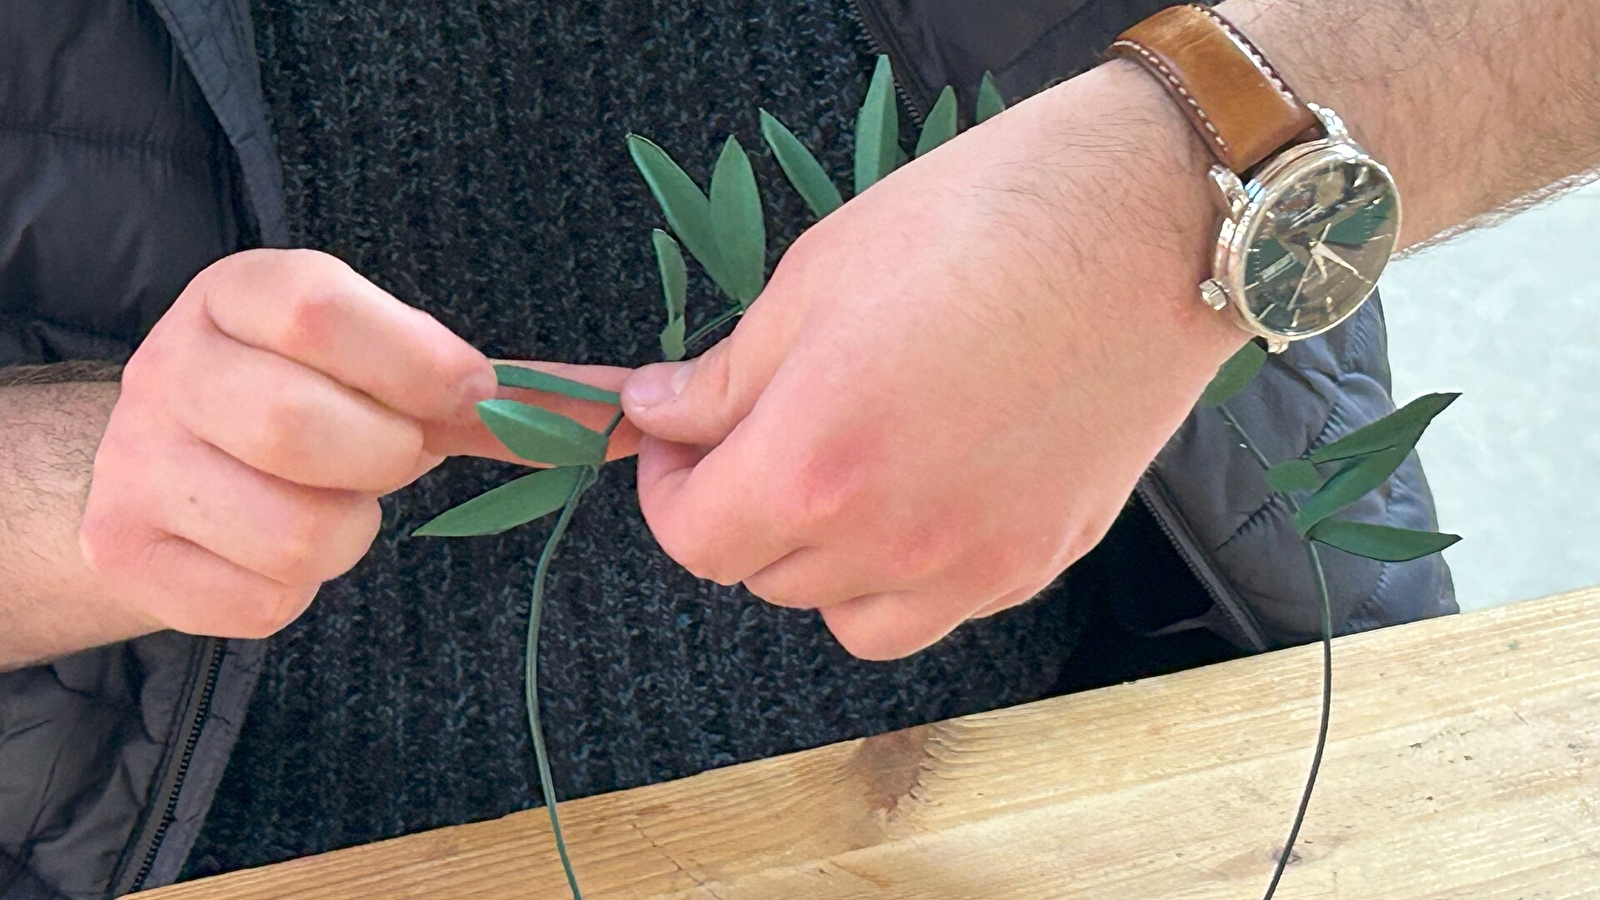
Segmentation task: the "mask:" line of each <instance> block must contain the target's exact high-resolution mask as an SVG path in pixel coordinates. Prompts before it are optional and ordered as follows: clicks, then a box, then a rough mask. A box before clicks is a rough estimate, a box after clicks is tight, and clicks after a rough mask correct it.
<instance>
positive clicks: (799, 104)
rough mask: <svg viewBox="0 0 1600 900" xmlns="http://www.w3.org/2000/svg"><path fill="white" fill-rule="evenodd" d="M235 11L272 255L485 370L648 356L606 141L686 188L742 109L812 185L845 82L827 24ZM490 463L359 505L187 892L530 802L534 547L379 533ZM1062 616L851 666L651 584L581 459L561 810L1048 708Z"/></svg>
mask: <svg viewBox="0 0 1600 900" xmlns="http://www.w3.org/2000/svg"><path fill="white" fill-rule="evenodd" d="M255 16H256V22H255V26H256V38H257V41H258V44H259V51H260V54H261V58H262V75H263V80H264V84H265V91H266V95H267V99H268V101H269V103H270V105H271V107H272V110H273V114H274V117H275V125H276V129H277V139H278V145H279V150H280V154H281V156H282V158H283V161H284V164H285V171H286V176H287V184H288V202H289V211H290V219H291V228H292V230H293V236H294V241H295V242H296V243H298V244H302V245H305V246H310V247H316V248H320V249H324V250H327V251H330V252H332V253H335V254H337V255H339V256H341V257H342V258H344V259H345V260H347V261H349V262H350V263H351V264H352V265H353V266H354V267H355V268H356V269H357V270H358V271H360V272H362V273H363V274H365V275H366V276H367V277H369V278H371V279H372V280H373V281H375V282H376V283H378V284H379V285H381V286H383V287H384V288H386V289H388V290H390V291H392V292H393V293H395V294H396V295H397V296H399V297H401V298H403V299H405V300H406V301H408V302H410V303H413V304H415V305H417V306H419V307H421V308H423V309H426V310H427V311H429V312H430V313H432V314H434V315H435V316H437V317H438V318H439V319H440V320H441V321H443V322H444V323H445V324H447V325H448V326H450V327H451V328H453V329H455V330H456V331H457V332H458V333H460V334H461V335H463V336H464V337H465V338H466V339H467V340H469V341H471V342H472V343H474V344H475V345H476V346H478V347H480V348H482V349H483V350H484V351H485V352H487V353H488V354H490V355H491V356H508V357H527V358H536V359H551V360H565V361H575V362H607V363H618V364H637V363H643V362H647V361H651V360H652V359H654V358H655V356H656V353H657V350H656V339H655V334H656V331H657V330H658V328H659V327H660V320H661V305H660V299H659V298H660V294H659V288H658V287H657V284H656V280H655V279H656V276H655V265H654V263H653V260H652V257H651V255H650V249H649V247H650V244H649V233H650V229H651V228H652V227H654V226H657V225H659V224H660V221H661V220H660V216H659V213H658V211H657V209H656V208H655V206H654V204H653V202H652V201H651V200H650V197H649V195H648V193H647V192H646V190H645V189H644V187H643V185H642V184H641V183H640V181H639V179H638V178H637V176H636V175H635V173H634V172H633V170H632V168H631V165H630V162H629V160H628V156H627V153H626V148H625V145H624V142H623V137H624V135H625V134H626V133H627V132H628V131H637V132H639V133H642V134H645V135H648V136H650V137H652V138H654V139H656V140H657V141H658V142H660V143H661V144H662V145H663V146H665V147H667V148H668V149H669V150H670V151H671V152H673V153H674V155H675V156H676V157H677V158H678V159H679V160H680V161H681V162H683V163H684V165H685V166H686V167H687V168H688V169H689V171H690V173H691V174H693V175H694V176H696V177H697V178H699V179H702V183H703V180H704V178H705V176H706V174H707V170H708V167H709V164H710V163H711V162H712V161H713V160H714V154H715V152H716V149H717V147H718V145H719V144H720V141H721V140H722V139H723V138H724V137H725V136H726V135H727V134H729V133H730V132H731V133H737V134H738V135H739V136H740V137H741V139H742V140H743V143H744V144H745V146H746V147H751V148H755V147H758V146H759V144H760V142H759V139H758V134H759V132H758V131H757V128H756V125H757V120H756V111H757V109H758V108H759V107H762V106H765V107H767V108H768V109H771V110H772V111H773V112H774V113H776V114H777V115H778V116H779V117H780V118H781V119H783V120H784V121H785V122H787V123H788V124H789V125H790V126H791V127H793V128H794V129H795V131H796V132H797V133H798V134H799V135H800V137H801V139H802V140H803V141H805V142H806V143H807V144H808V145H809V146H812V147H814V148H820V150H821V151H822V152H821V156H822V158H823V160H824V162H825V164H826V165H828V166H829V167H830V168H832V170H833V171H835V172H837V173H843V172H845V171H847V170H848V165H849V153H850V150H851V143H850V140H849V138H848V135H849V132H850V126H851V121H852V117H853V114H854V110H855V109H856V107H857V105H858V104H859V102H860V99H861V97H862V96H863V94H864V93H865V90H866V81H867V76H868V74H869V72H870V63H871V58H870V55H869V50H868V48H867V47H866V46H865V43H864V41H863V40H862V37H861V33H860V30H859V26H858V24H857V22H856V21H855V19H854V17H853V14H852V12H851V11H850V9H849V7H848V5H847V4H846V3H845V2H844V0H806V2H798V3H775V2H767V0H709V2H704V3H694V4H687V3H666V2H659V0H522V2H504V0H480V2H475V3H437V2H424V0H275V2H272V3H262V4H258V6H257V8H256V10H255ZM756 165H757V169H758V174H759V175H760V177H761V179H762V183H763V188H764V192H765V194H766V197H767V206H768V209H769V211H770V213H771V221H772V222H773V223H774V225H775V228H776V231H777V233H778V236H779V240H777V241H775V243H777V244H779V245H782V244H784V243H786V242H787V241H788V240H791V239H792V238H793V236H794V235H795V234H796V233H797V231H798V229H799V228H801V227H802V226H803V225H804V223H805V222H806V221H807V217H806V215H805V214H804V212H803V208H802V206H801V204H800V203H799V201H798V199H797V198H796V197H795V195H794V193H793V191H791V190H789V189H788V188H787V186H786V185H783V184H782V183H781V182H780V180H779V179H778V178H777V177H776V176H777V171H776V167H775V165H773V163H772V161H771V160H770V159H769V158H766V157H764V156H758V158H757V160H756ZM775 256H776V254H775ZM696 299H698V300H699V302H700V306H699V307H698V308H699V310H700V312H701V313H702V314H704V313H705V312H707V311H708V310H710V309H712V308H714V304H713V303H712V301H711V293H710V290H709V288H708V287H707V285H706V284H705V283H702V282H697V283H696V284H695V285H693V286H692V287H691V310H693V309H695V306H694V303H695V300H696ZM514 471H515V470H514V469H513V468H512V467H508V466H503V465H499V464H493V463H488V462H477V461H466V460H456V461H451V462H448V463H447V464H445V465H444V466H443V467H442V468H441V469H439V470H437V471H435V472H434V473H432V474H431V475H429V476H427V477H425V478H424V479H422V481H421V482H419V483H418V484H417V485H416V486H415V487H413V488H411V489H409V490H406V491H403V492H401V493H400V494H398V495H396V496H394V497H391V498H388V499H387V500H386V501H385V503H384V509H385V514H386V515H385V527H384V529H383V533H382V535H381V536H380V537H379V539H378V541H377V543H376V545H375V546H374V547H373V549H372V552H371V554H370V555H369V556H368V557H367V559H366V560H365V561H364V562H363V563H362V564H361V565H360V566H359V567H358V568H357V569H356V570H355V571H354V572H353V573H351V574H350V575H348V576H347V577H345V578H342V579H340V580H338V581H336V582H333V583H331V584H329V585H327V586H326V587H325V588H324V589H323V591H322V594H321V597H320V599H319V600H318V601H317V603H316V604H315V605H314V607H313V608H312V609H311V611H310V612H308V613H307V614H306V615H305V616H304V617H303V618H302V619H301V620H300V621H299V622H297V623H295V624H294V625H293V626H291V627H290V628H289V629H288V630H286V631H285V632H284V633H282V634H281V635H279V636H278V637H276V638H274V639H273V640H272V643H271V646H270V650H269V653H268V659H267V663H266V667H265V672H264V674H263V676H262V680H261V685H260V688H259V692H258V694H257V696H256V698H255V701H254V704H253V706H252V708H251V709H250V712H249V718H248V720H247V723H246V726H245V730H244V733H243V737H242V739H241V741H240V744H239V746H238V749H237V750H236V752H235V754H234V758H233V761H232V764H231V767H230V769H229V772H228V775H227V777H226V779H225V781H224V784H223V786H222V789H221V791H220V792H219V795H218V797H217V800H216V803H215V806H214V807H213V811H212V814H211V817H210V819H209V821H208V824H207V826H206V829H205V831H204V832H203V833H202V836H201V839H200V842H199V845H198V846H197V847H196V848H195V851H194V854H193V855H192V857H191V864H190V869H189V871H190V874H204V873H208V872H214V871H221V870H226V869H232V868H237V867H242V866H250V865H258V864H261V863H264V862H268V861H272V860H277V859H283V858H287V857H291V856H297V855H302V854H306V853H313V852H319V851H323V850H327V849H331V848H335V847H339V846H343V845H349V844H355V843H362V842H367V841H372V840H376V839H380V838H384V837H389V836H393V835H397V834H401V833H405V832H409V831H415V830H419V829H425V828H430V827H436V826H441V825H447V824H455V823H460V822H464V821H470V820H475V819H483V818H488V817H493V816H498V815H503V814H505V813H508V812H511V811H514V810H518V809H523V808H526V807H529V806H533V805H537V804H538V803H539V802H540V797H539V794H538V789H537V785H536V781H535V774H534V767H533V763H532V757H531V753H530V749H529V742H528V738H527V734H526V726H525V722H524V713H523V706H522V641H523V628H524V624H525V622H526V618H525V617H526V615H527V599H528V590H529V584H530V581H531V576H532V570H533V566H532V562H531V558H532V557H533V556H534V555H535V554H536V553H537V551H538V549H539V547H540V545H541V543H542V542H543V540H544V537H545V534H546V532H547V529H548V523H541V524H537V525H534V526H530V527H527V528H523V529H520V530H518V531H515V532H512V533H510V534H508V535H505V536H503V537H498V538H488V539H477V540H461V541H439V540H424V539H418V540H412V539H410V538H408V537H407V536H406V535H408V534H409V533H410V531H411V530H412V529H414V528H415V527H417V526H418V525H420V524H421V523H422V522H424V521H426V520H427V519H428V518H429V517H431V516H433V515H435V514H437V513H438V512H440V511H442V510H444V509H446V508H448V507H450V506H452V505H454V504H456V503H459V502H461V501H462V500H465V499H467V498H469V497H472V496H475V495H476V494H478V493H480V492H482V491H483V490H484V489H486V488H488V487H490V486H492V485H494V484H497V483H500V482H502V481H504V480H506V479H508V478H509V477H510V476H511V475H512V474H513V473H514ZM1140 535H1141V537H1140V540H1143V541H1145V544H1144V545H1141V546H1145V545H1149V544H1150V543H1151V542H1152V541H1153V540H1156V539H1152V538H1151V537H1150V535H1149V534H1148V532H1147V531H1141V532H1140ZM1167 562H1168V564H1169V565H1170V564H1171V561H1170V559H1168V560H1167ZM1069 586H1070V585H1069ZM1065 593H1066V591H1064V590H1061V589H1057V590H1056V591H1054V592H1052V593H1051V594H1050V595H1048V596H1046V597H1045V598H1042V599H1040V600H1037V601H1035V602H1033V603H1031V604H1029V605H1027V606H1025V607H1022V608H1020V609H1017V610H1014V611H1012V612H1009V613H1006V614H1003V615H1001V616H998V617H996V618H993V619H990V620H987V621H984V622H980V623H977V624H973V625H969V626H966V627H964V628H962V629H960V630H959V631H957V632H956V633H955V634H954V635H952V636H951V637H950V638H949V639H948V640H946V641H944V642H942V643H941V644H939V645H938V646H936V647H935V648H933V649H931V650H928V651H926V652H924V653H921V654H919V655H917V656H915V657H913V658H911V659H908V660H904V661H901V662H896V663H890V664H875V663H867V662H862V661H859V660H855V659H852V658H851V657H850V656H849V655H848V654H846V653H845V652H844V651H843V650H841V649H840V648H839V647H838V645H837V644H835V642H834V641H833V640H832V639H831V638H830V636H829V635H828V633H827V631H826V629H825V628H824V627H823V625H822V623H821V621H820V620H819V618H818V617H817V616H816V615H815V614H812V613H808V612H795V611H785V610H780V609H775V608H772V607H769V606H767V605H765V604H762V603H761V602H759V601H757V600H755V599H754V598H752V597H750V596H749V595H748V594H746V593H744V592H743V591H741V590H738V589H723V588H719V587H716V586H714V585H710V584H705V583H701V582H699V581H697V580H695V579H694V578H693V577H691V576H689V575H688V574H687V573H685V572H684V571H683V570H681V569H680V568H678V567H677V566H676V565H675V564H674V563H673V562H672V561H671V560H670V559H668V558H666V557H665V556H664V555H663V554H662V553H661V552H660V550H659V549H658V548H657V546H656V545H655V543H654V541H653V540H652V539H651V536H650V534H649V532H648V530H647V529H646V528H645V526H644V523H643V521H642V519H641V518H640V515H639V510H638V504H637V502H636V500H635V497H634V483H633V467H632V464H631V463H625V464H619V465H615V466H612V467H609V468H607V469H606V470H605V472H604V474H603V478H602V481H601V484H600V486H599V487H598V488H596V489H595V490H593V491H592V492H591V493H590V494H589V495H588V499H587V502H586V505H585V507H584V509H583V511H582V512H580V513H579V515H578V517H577V519H576V521H575V523H574V526H573V528H572V531H571V533H570V536H569V537H568V538H567V540H566V544H565V546H564V549H563V551H562V553H561V555H560V556H559V558H558V560H557V565H556V566H555V572H554V574H553V576H552V577H551V581H550V592H549V608H548V612H547V616H546V620H545V634H544V648H543V653H542V657H541V660H542V667H543V673H544V674H543V693H544V709H545V713H546V715H545V722H546V725H547V727H548V730H549V742H550V748H551V752H552V755H553V759H554V768H555V773H556V781H557V784H558V790H559V791H560V793H561V796H562V797H563V798H567V797H574V796H579V795H585V794H592V793H597V792H603V791H612V790H616V789H619V788H626V787H630V786H634V785H639V784H644V783H647V782H654V781H660V780H663V779H671V778H677V777H681V776H685V775H689V774H692V773H694V772H698V771H701V770H704V769H707V768H711V767H716V766H723V765H728V764H731V763H735V762H739V761H743V760H750V759H755V758H760V757H766V756H771V755H774V754H779V753H783V752H786V751H791V750H796V749H800V748H804V747H810V746H815V745H819V744H824V743H828V742H833V741H838V740H842V739H846V738H851V737H856V736H861V735H866V734H873V733H878V732H883V731H886V730H890V729H895V728H901V727H905V726H909V725H913V724H917V723H922V722H927V721H930V720H935V719H939V718H943V717H949V716H955V715H961V714H965V713H969V712H973V711H977V710H983V709H989V708H994V707H998V706H1002V705H1009V704H1015V703H1020V702H1024V701H1028V700H1032V699H1036V698H1039V697H1042V696H1046V695H1048V694H1050V693H1051V692H1052V691H1054V690H1055V689H1056V688H1057V685H1058V682H1059V681H1060V679H1061V676H1062V671H1063V665H1064V663H1065V661H1066V660H1067V659H1068V657H1069V655H1070V654H1071V652H1072V650H1073V647H1074V644H1075V642H1076V639H1077V636H1078V634H1079V632H1080V631H1081V625H1082V616H1081V615H1079V614H1078V613H1077V612H1076V610H1077V609H1078V606H1077V605H1074V604H1069V603H1068V602H1067V600H1066V597H1065Z"/></svg>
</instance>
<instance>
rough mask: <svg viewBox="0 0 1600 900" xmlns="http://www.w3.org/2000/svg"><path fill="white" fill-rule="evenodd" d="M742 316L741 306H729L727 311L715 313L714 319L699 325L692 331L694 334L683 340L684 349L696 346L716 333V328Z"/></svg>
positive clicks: (742, 308) (742, 309)
mask: <svg viewBox="0 0 1600 900" xmlns="http://www.w3.org/2000/svg"><path fill="white" fill-rule="evenodd" d="M742 315H744V307H742V306H730V307H728V308H727V309H725V310H723V311H722V312H720V313H717V314H716V315H715V316H714V317H712V319H711V321H709V322H707V323H705V324H704V325H701V326H700V327H699V328H696V329H695V330H694V334H691V335H689V336H688V337H687V338H684V340H683V345H684V346H685V347H693V346H694V345H695V344H698V343H700V342H701V341H702V340H704V339H705V338H706V336H707V335H709V334H711V333H712V332H714V331H716V330H717V329H718V328H721V327H722V326H724V325H726V324H728V323H729V322H732V321H733V320H734V319H737V318H739V317H740V316H742Z"/></svg>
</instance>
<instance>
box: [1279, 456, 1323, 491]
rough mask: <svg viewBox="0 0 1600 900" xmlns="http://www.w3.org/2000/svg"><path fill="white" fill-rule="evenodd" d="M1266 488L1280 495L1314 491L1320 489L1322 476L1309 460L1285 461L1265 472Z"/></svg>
mask: <svg viewBox="0 0 1600 900" xmlns="http://www.w3.org/2000/svg"><path fill="white" fill-rule="evenodd" d="M1266 478H1267V487H1270V488H1272V489H1273V490H1275V491H1280V492H1282V493H1285V494H1287V493H1289V492H1290V491H1314V490H1316V489H1317V488H1319V487H1322V474H1321V473H1319V472H1318V471H1317V467H1316V465H1315V464H1314V463H1312V462H1311V460H1309V459H1290V460H1285V461H1283V462H1281V463H1278V464H1277V465H1275V466H1273V467H1272V468H1270V469H1268V470H1267V474H1266Z"/></svg>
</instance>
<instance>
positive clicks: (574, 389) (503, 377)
mask: <svg viewBox="0 0 1600 900" xmlns="http://www.w3.org/2000/svg"><path fill="white" fill-rule="evenodd" d="M494 374H495V375H496V377H498V378H499V379H500V383H501V384H502V385H504V386H506V387H514V388H526V389H529V390H535V391H544V392H546V393H549V394H560V395H561V396H563V397H571V398H573V399H574V400H593V401H594V402H596V403H608V404H610V405H612V406H620V405H621V404H622V397H621V396H620V395H618V394H617V392H616V391H608V390H606V389H605V388H597V387H595V386H594V385H592V384H584V383H583V382H581V381H573V380H572V379H570V378H562V377H561V376H559V375H551V374H550V373H549V372H541V371H539V370H538V369H530V368H528V367H527V366H508V365H498V366H495V367H494Z"/></svg>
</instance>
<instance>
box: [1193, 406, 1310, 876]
mask: <svg viewBox="0 0 1600 900" xmlns="http://www.w3.org/2000/svg"><path fill="white" fill-rule="evenodd" d="M1217 411H1218V412H1220V413H1221V414H1222V418H1223V421H1225V422H1227V423H1228V427H1230V428H1232V429H1233V431H1234V433H1235V434H1237V435H1239V440H1240V441H1241V442H1242V443H1243V445H1244V448H1245V449H1246V450H1248V451H1250V455H1251V456H1254V457H1255V458H1256V462H1258V463H1260V464H1261V469H1262V471H1266V470H1267V469H1270V468H1272V463H1271V462H1269V461H1268V460H1267V456H1266V454H1265V453H1262V452H1261V448H1260V447H1258V446H1257V445H1256V442H1255V439H1253V438H1251V437H1250V433H1249V432H1248V431H1245V430H1244V425H1243V424H1241V423H1240V422H1239V420H1238V419H1237V418H1235V417H1234V415H1233V412H1232V411H1231V410H1229V409H1228V407H1227V405H1226V404H1224V405H1222V406H1219V407H1217ZM1279 496H1280V497H1282V498H1283V500H1284V502H1285V503H1287V504H1288V506H1289V511H1290V512H1291V513H1298V512H1299V511H1300V504H1298V503H1296V502H1295V500H1294V498H1293V497H1291V496H1289V495H1288V494H1283V493H1280V494H1279ZM1305 545H1306V555H1307V556H1308V557H1310V559H1311V575H1312V580H1313V582H1314V583H1315V584H1316V586H1317V601H1318V602H1319V603H1320V604H1321V605H1322V716H1321V719H1320V721H1319V722H1318V724H1317V746H1316V749H1314V750H1313V751H1312V752H1311V770H1310V771H1309V772H1307V773H1306V786H1305V790H1304V791H1302V792H1301V794H1300V807H1299V809H1297V810H1295V814H1294V822H1293V823H1291V824H1290V826H1289V839H1288V841H1286V842H1285V843H1284V845H1283V853H1282V854H1280V855H1279V856H1278V864H1277V866H1276V867H1275V868H1274V869H1273V870H1272V880H1271V881H1270V882H1268V883H1267V890H1266V893H1264V894H1262V895H1261V900H1272V896H1273V894H1275V893H1277V890H1278V882H1279V881H1281V880H1282V879H1283V872H1284V870H1285V869H1287V868H1288V867H1289V860H1290V859H1291V858H1292V857H1293V855H1294V842H1295V841H1296V840H1298V839H1299V837H1300V826H1302V825H1304V824H1305V821H1306V810H1307V809H1308V808H1309V807H1310V806H1311V791H1312V789H1313V788H1315V787H1316V785H1317V771H1318V770H1319V769H1321V768H1322V752H1323V750H1324V749H1326V748H1327V746H1328V726H1329V725H1330V724H1331V722H1332V721H1333V601H1332V600H1331V599H1330V598H1329V597H1328V579H1327V576H1326V575H1324V574H1323V571H1322V557H1321V556H1319V555H1318V554H1317V545H1316V543H1315V542H1313V541H1305Z"/></svg>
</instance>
